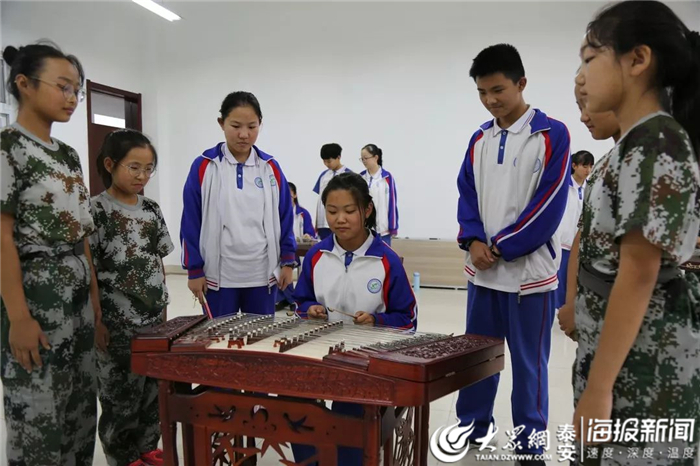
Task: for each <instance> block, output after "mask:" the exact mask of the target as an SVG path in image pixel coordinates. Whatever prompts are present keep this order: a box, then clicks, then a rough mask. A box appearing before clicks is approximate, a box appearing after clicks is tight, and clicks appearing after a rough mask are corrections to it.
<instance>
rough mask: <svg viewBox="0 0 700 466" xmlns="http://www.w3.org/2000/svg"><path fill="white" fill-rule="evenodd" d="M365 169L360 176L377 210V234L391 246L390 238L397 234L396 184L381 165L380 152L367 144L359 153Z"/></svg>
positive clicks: (373, 145) (375, 147) (377, 148)
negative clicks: (365, 183) (367, 187)
mask: <svg viewBox="0 0 700 466" xmlns="http://www.w3.org/2000/svg"><path fill="white" fill-rule="evenodd" d="M360 161H361V162H362V164H363V165H364V166H365V169H366V170H364V171H363V172H362V173H360V175H361V176H362V178H364V179H365V181H366V182H367V185H368V186H369V192H370V194H371V195H372V201H373V202H374V205H375V208H376V209H377V233H379V234H380V235H381V237H382V239H383V240H384V242H385V243H386V244H388V245H389V246H391V238H392V236H396V235H397V234H398V232H399V208H398V206H397V204H396V182H395V181H394V177H393V176H391V173H389V172H388V171H386V170H384V167H383V165H382V150H381V149H380V148H379V147H377V146H376V145H375V144H367V145H366V146H365V147H363V148H362V151H361V152H360Z"/></svg>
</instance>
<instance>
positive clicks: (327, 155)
mask: <svg viewBox="0 0 700 466" xmlns="http://www.w3.org/2000/svg"><path fill="white" fill-rule="evenodd" d="M341 152H343V148H342V147H340V144H336V143H335V142H332V143H330V144H324V145H323V146H321V158H322V159H323V160H328V159H337V158H338V157H340V153H341Z"/></svg>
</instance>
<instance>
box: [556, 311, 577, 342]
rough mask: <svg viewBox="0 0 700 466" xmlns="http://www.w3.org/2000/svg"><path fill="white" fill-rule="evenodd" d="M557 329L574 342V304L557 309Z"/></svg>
mask: <svg viewBox="0 0 700 466" xmlns="http://www.w3.org/2000/svg"><path fill="white" fill-rule="evenodd" d="M558 318H559V328H560V329H562V330H563V331H564V333H565V334H566V336H567V337H569V338H571V339H572V340H574V341H576V339H575V338H574V332H575V331H576V321H575V318H574V303H568V302H567V303H566V304H564V305H563V306H562V307H561V308H560V309H559V317H558Z"/></svg>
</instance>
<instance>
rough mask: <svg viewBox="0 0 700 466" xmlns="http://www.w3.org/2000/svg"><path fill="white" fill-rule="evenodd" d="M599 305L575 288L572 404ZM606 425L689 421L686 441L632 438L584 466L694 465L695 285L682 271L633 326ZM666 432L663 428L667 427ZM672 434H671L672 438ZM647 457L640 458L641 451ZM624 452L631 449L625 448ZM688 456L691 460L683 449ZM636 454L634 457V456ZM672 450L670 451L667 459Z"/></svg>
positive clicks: (596, 331) (587, 363) (699, 401)
mask: <svg viewBox="0 0 700 466" xmlns="http://www.w3.org/2000/svg"><path fill="white" fill-rule="evenodd" d="M606 306H607V300H605V299H603V298H602V297H600V296H598V295H597V294H595V293H593V292H592V291H590V290H588V289H586V288H584V287H582V286H580V285H579V287H578V296H577V298H576V306H575V308H576V310H575V313H576V315H575V318H576V329H577V331H578V349H577V351H576V361H575V363H574V368H573V385H574V400H575V403H577V402H578V400H579V399H580V397H581V394H582V393H583V390H584V389H585V387H586V381H587V377H588V373H589V371H590V367H591V362H592V361H593V356H594V355H595V353H596V350H597V348H598V340H599V337H600V332H601V330H602V326H603V319H604V316H605V309H606ZM611 418H612V419H613V421H615V420H617V419H619V420H620V421H621V422H624V421H625V420H629V419H637V420H638V421H639V427H640V429H639V431H640V432H641V431H642V429H641V423H642V421H643V420H645V419H668V420H669V421H670V420H679V419H691V420H694V421H695V425H694V429H693V430H694V431H695V432H692V433H691V435H692V438H693V440H691V439H690V436H688V438H682V437H681V438H680V439H678V438H674V439H673V441H668V437H666V440H667V441H665V442H663V441H658V442H655V441H642V439H641V437H639V440H638V441H631V442H625V443H622V442H621V443H620V444H616V445H602V447H603V448H604V447H614V448H612V449H609V452H611V453H614V454H613V455H612V456H613V457H612V458H605V459H603V458H602V456H601V457H599V459H590V460H586V461H584V462H582V463H581V464H585V465H589V464H590V465H602V466H612V465H616V466H617V465H624V466H626V465H629V466H642V465H644V466H646V465H649V466H671V465H673V466H694V465H695V464H697V463H696V460H697V458H698V454H699V452H698V445H699V443H698V442H700V282H699V281H698V277H697V276H696V275H695V274H686V275H685V276H684V277H682V278H678V279H675V280H673V281H671V282H669V283H666V284H664V285H657V287H656V289H655V290H654V293H653V295H652V298H651V301H650V303H649V308H648V309H647V312H646V314H645V316H644V320H643V322H642V326H641V329H640V331H639V334H638V335H637V339H636V340H635V342H634V344H633V346H632V349H631V350H630V352H629V355H628V356H627V359H626V360H625V363H624V364H623V367H622V370H621V371H620V373H619V375H618V377H617V380H616V382H615V386H614V388H613V409H612V417H611ZM669 430H670V429H669ZM674 437H675V436H674ZM652 448H653V451H654V453H653V457H652V458H646V459H645V458H644V449H652ZM629 449H632V450H629ZM688 451H691V452H692V457H688V456H687V452H688ZM635 452H636V454H638V457H636V458H635V457H634V456H635ZM674 453H675V454H674Z"/></svg>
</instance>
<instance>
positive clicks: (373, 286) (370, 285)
mask: <svg viewBox="0 0 700 466" xmlns="http://www.w3.org/2000/svg"><path fill="white" fill-rule="evenodd" d="M381 289H382V282H381V281H380V280H378V279H376V278H373V279H371V280H370V281H368V282H367V290H369V292H370V293H374V294H376V293H379V292H380V291H381Z"/></svg>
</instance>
